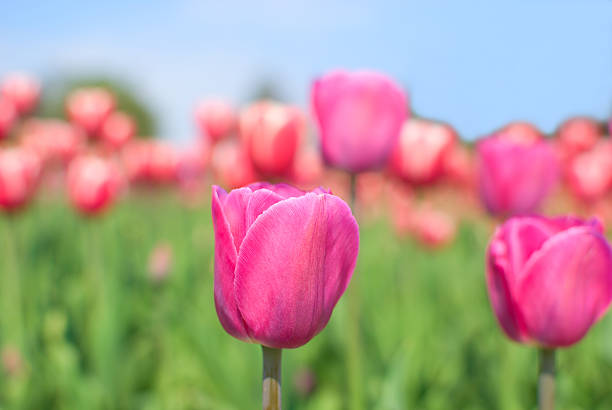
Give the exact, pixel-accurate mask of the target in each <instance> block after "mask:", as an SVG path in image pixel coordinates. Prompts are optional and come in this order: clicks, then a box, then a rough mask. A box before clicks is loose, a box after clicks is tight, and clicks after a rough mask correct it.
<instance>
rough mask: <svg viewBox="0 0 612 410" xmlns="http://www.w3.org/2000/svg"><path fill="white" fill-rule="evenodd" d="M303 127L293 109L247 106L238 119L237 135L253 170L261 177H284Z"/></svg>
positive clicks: (276, 105) (266, 103)
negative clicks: (238, 133)
mask: <svg viewBox="0 0 612 410" xmlns="http://www.w3.org/2000/svg"><path fill="white" fill-rule="evenodd" d="M304 126H305V124H304V117H303V115H302V113H301V112H300V111H299V110H298V109H297V108H294V107H289V106H286V105H283V104H279V103H275V102H271V101H262V102H258V103H255V104H253V105H251V106H250V107H248V108H247V109H246V110H245V111H244V112H243V113H242V114H241V116H240V135H241V138H242V141H243V144H244V146H245V148H246V151H247V153H248V154H249V156H250V158H251V162H252V163H253V166H254V167H255V169H257V171H259V173H260V174H262V175H265V176H287V175H288V174H289V173H290V171H291V168H292V166H293V162H294V159H295V156H296V152H297V149H298V147H299V145H300V141H301V138H302V133H303V131H304Z"/></svg>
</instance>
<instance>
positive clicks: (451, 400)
mask: <svg viewBox="0 0 612 410" xmlns="http://www.w3.org/2000/svg"><path fill="white" fill-rule="evenodd" d="M152 199H154V200H152ZM158 215H163V218H159V217H157V216H158ZM8 222H10V223H11V224H12V225H14V226H12V227H11V228H12V229H14V230H15V236H14V238H15V240H11V241H10V242H4V243H5V244H6V245H5V246H3V249H2V266H3V283H4V282H5V280H6V275H7V271H6V269H7V268H8V267H10V268H11V269H18V270H19V272H20V275H21V277H22V279H23V280H22V283H21V288H22V294H23V295H24V300H23V306H24V310H23V314H24V320H25V323H27V324H28V325H27V326H26V328H25V329H24V340H25V346H27V351H26V353H24V354H19V353H16V352H14V351H11V350H6V349H5V350H4V351H3V355H2V363H3V366H4V371H3V373H2V379H1V385H2V390H1V396H0V398H1V400H2V403H3V408H27V409H42V408H45V409H98V408H99V409H103V408H116V409H246V408H254V407H256V406H255V405H254V404H253V403H256V402H257V401H259V400H260V395H261V392H260V386H259V385H258V383H257V379H258V375H259V373H260V366H261V363H260V362H261V358H260V352H259V349H258V347H257V346H255V345H251V344H246V343H242V342H240V341H238V340H235V339H233V338H231V337H228V336H227V334H226V333H225V332H224V331H223V329H222V328H221V326H220V324H219V322H218V319H217V317H216V314H215V309H214V303H213V298H212V294H213V280H212V276H213V241H212V224H211V220H210V209H209V206H207V205H206V206H202V207H198V208H189V207H185V206H184V205H183V204H182V203H181V202H180V201H179V200H178V199H177V198H176V197H175V196H174V195H171V194H170V195H162V196H161V197H156V198H150V197H147V196H143V197H135V198H132V199H130V200H129V201H125V202H124V203H122V204H120V205H118V206H117V207H116V208H115V209H114V211H113V213H112V214H109V215H107V216H106V217H105V218H104V219H100V220H83V219H82V218H81V217H79V216H78V215H77V214H74V213H73V212H72V211H71V209H70V208H69V207H68V206H67V204H66V203H65V202H64V201H61V200H54V201H53V200H45V201H43V200H40V201H37V202H36V203H35V204H33V206H32V207H31V209H29V211H28V212H27V213H26V214H24V215H23V216H22V217H20V218H17V219H16V220H14V221H7V220H3V223H2V229H3V231H5V230H6V228H7V223H8ZM5 232H6V231H5ZM489 234H490V227H489V225H488V224H486V223H475V222H466V223H464V224H462V225H461V226H460V228H459V231H458V237H457V240H456V241H455V242H454V243H453V244H452V245H451V246H449V247H447V248H445V249H443V250H440V251H431V250H428V249H427V248H424V247H423V246H422V245H420V244H419V243H417V242H415V241H413V240H409V239H406V240H401V241H395V240H393V239H392V238H393V237H394V233H393V231H392V229H391V228H390V226H389V225H388V223H387V222H386V221H384V220H373V221H371V222H368V223H365V224H362V225H361V251H360V255H359V262H358V267H357V273H356V274H355V276H354V281H352V282H351V285H350V286H351V289H350V290H351V291H356V292H357V293H358V294H359V295H360V296H361V300H362V304H361V306H360V308H359V312H360V316H359V336H360V338H361V340H362V355H361V356H360V360H361V363H360V365H361V366H362V369H363V370H362V372H361V374H360V378H361V380H362V383H361V389H360V393H361V397H360V400H361V403H362V408H366V409H408V408H427V409H449V408H461V409H525V408H533V407H534V406H533V397H534V395H535V382H534V380H535V374H536V372H537V359H536V354H535V351H533V350H532V349H529V348H526V347H522V346H520V345H517V344H512V343H509V342H507V341H506V340H505V339H504V337H503V335H502V334H501V332H500V331H499V329H498V325H497V323H496V321H495V318H494V317H493V315H492V314H491V312H490V307H489V301H488V299H487V294H486V287H485V283H484V265H483V263H482V258H483V257H484V248H485V246H486V242H487V240H488V237H489ZM94 236H95V237H94ZM161 241H163V242H166V243H167V244H168V245H169V246H170V248H171V249H172V263H171V267H170V268H169V270H168V272H167V276H164V277H163V278H158V279H156V278H154V277H152V276H151V274H150V272H149V270H148V261H149V255H150V253H151V252H152V250H153V249H155V247H156V246H158V244H159V243H160V242H161ZM13 251H16V252H17V254H18V255H19V263H17V264H16V265H10V266H7V263H8V262H9V261H11V263H15V259H11V258H12V257H13V256H12V255H11V252H13ZM194 255H197V256H196V257H194ZM94 275H97V279H98V280H102V278H104V280H105V282H106V284H105V287H106V288H105V294H104V296H102V295H100V294H99V293H98V292H96V291H95V289H92V281H93V280H95V278H96V276H94ZM92 276H93V277H92ZM5 290H6V288H5V287H3V295H2V298H3V301H4V302H5V301H6V298H7V297H9V298H10V297H11V295H6V294H5V293H4V292H5ZM92 293H93V295H96V296H95V297H94V296H93V295H92ZM97 298H102V300H100V299H97ZM346 302H347V300H345V299H342V300H341V301H340V303H339V305H338V307H337V308H336V311H335V312H334V315H333V317H332V320H331V322H330V323H329V325H328V326H327V328H326V329H325V330H324V331H323V332H322V333H321V334H320V335H318V336H317V337H315V338H314V339H313V340H312V341H311V342H310V343H308V344H307V345H305V346H304V347H302V348H299V349H294V350H287V351H285V357H284V359H285V363H284V375H283V376H284V382H285V384H284V387H283V389H284V390H283V393H284V400H285V406H286V407H285V408H288V409H340V408H347V394H348V383H349V381H350V378H351V375H350V374H348V373H347V363H346V359H347V343H348V341H347V338H346V332H347V329H346V321H347V316H348V315H350V311H349V309H348V307H349V306H347V304H346ZM98 303H99V305H98V307H97V308H96V307H94V306H96V305H97V304H98ZM3 306H5V305H3ZM3 311H4V312H6V311H7V308H6V307H5V308H4V309H3ZM3 319H6V317H5V315H3ZM611 338H612V318H611V317H610V316H607V317H605V318H604V319H603V320H602V321H601V322H600V323H599V324H597V325H596V326H595V327H594V328H593V329H592V331H591V332H590V333H589V335H588V336H587V337H586V338H585V339H584V340H583V341H582V342H581V343H580V344H578V345H577V346H575V347H573V348H571V349H567V350H565V351H563V352H562V354H560V356H559V365H558V367H559V380H558V396H559V398H558V401H560V402H561V403H563V404H562V405H561V406H560V408H564V409H607V408H609V403H610V402H609V394H610V383H609V381H610V380H611V379H612V344H611V343H610V340H611Z"/></svg>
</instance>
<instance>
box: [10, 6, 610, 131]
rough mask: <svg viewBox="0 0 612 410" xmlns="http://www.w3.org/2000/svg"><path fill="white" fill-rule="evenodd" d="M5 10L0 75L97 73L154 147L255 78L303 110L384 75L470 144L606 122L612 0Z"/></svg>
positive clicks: (248, 90) (240, 93) (236, 97)
mask: <svg viewBox="0 0 612 410" xmlns="http://www.w3.org/2000/svg"><path fill="white" fill-rule="evenodd" d="M382 3H383V2H381V1H360V0H340V1H325V0H299V1H284V0H270V1H266V0H261V1H232V0H222V1H218V0H216V1H196V0H183V1H180V0H176V1H144V0H140V1H118V0H108V1H105V2H77V1H61V0H60V1H53V2H35V1H20V2H3V3H2V4H1V5H0V13H1V15H2V17H1V19H2V24H1V25H0V55H1V56H2V57H1V58H0V75H2V74H3V73H5V72H8V71H14V70H27V71H31V72H33V73H35V74H37V75H40V76H41V77H42V78H43V80H44V78H51V77H52V76H57V75H60V74H106V75H110V76H116V77H119V78H122V79H124V80H125V82H127V83H128V84H129V85H131V86H132V87H133V88H134V89H135V90H136V91H137V92H138V93H139V94H140V95H141V96H142V97H143V98H145V99H146V100H147V102H148V103H149V105H150V106H151V107H152V108H153V110H154V112H155V113H156V114H157V116H158V117H159V122H160V123H161V131H162V136H164V137H168V138H173V139H178V140H186V139H188V138H190V137H191V136H193V134H194V133H195V128H194V125H193V122H192V116H191V113H192V108H193V105H194V103H195V101H197V100H198V99H199V98H202V97H206V96H226V97H228V98H229V99H230V100H232V101H234V102H236V103H241V102H243V101H244V100H245V99H247V98H248V97H249V96H250V95H252V93H253V92H254V89H255V87H256V85H257V84H258V83H259V82H261V81H262V80H272V81H274V82H275V83H276V84H277V86H278V89H279V91H280V93H281V94H282V95H283V96H284V97H285V99H287V100H289V101H293V102H295V103H297V104H300V105H302V106H304V107H307V105H308V95H309V87H310V83H311V81H312V79H313V78H315V77H316V76H317V75H319V74H320V73H322V72H324V71H326V70H329V69H332V68H338V67H344V68H349V69H358V68H370V69H376V70H380V71H383V72H386V73H388V74H390V75H391V76H393V77H394V78H396V79H397V81H398V82H399V83H400V84H402V85H404V86H405V88H406V89H407V90H408V91H409V94H410V100H411V105H412V108H413V109H414V110H415V111H416V112H417V113H419V114H420V115H423V116H426V117H431V118H436V119H441V120H445V121H448V122H449V123H451V124H453V125H454V126H455V127H456V128H457V129H458V131H459V132H460V133H461V134H462V136H463V137H464V138H467V139H473V138H475V137H477V136H480V135H483V134H485V133H487V132H490V131H491V130H493V129H495V128H497V127H499V126H501V125H503V124H504V123H506V122H509V121H511V120H517V119H522V120H529V121H532V122H534V123H536V124H537V125H538V126H540V127H541V128H542V129H543V130H544V131H547V132H550V131H552V130H554V129H555V127H556V126H557V125H558V123H559V122H560V121H562V120H563V119H564V118H565V117H567V116H569V115H572V114H587V115H591V116H595V117H598V118H602V119H603V118H605V117H607V116H608V115H609V114H610V112H612V0H582V1H579V0H575V1H564V0H531V1H528V0H522V1H521V0H514V1H491V0H489V1H469V0H464V1H455V0H447V1H408V0H403V1H402V0H397V1H387V2H384V4H382Z"/></svg>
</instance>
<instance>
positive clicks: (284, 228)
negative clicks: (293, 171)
mask: <svg viewBox="0 0 612 410" xmlns="http://www.w3.org/2000/svg"><path fill="white" fill-rule="evenodd" d="M212 215H213V223H214V230H215V305H216V308H217V315H218V316H219V320H220V321H221V324H222V325H223V328H224V329H225V330H226V331H227V332H228V333H229V334H231V335H232V336H234V337H236V338H238V339H241V340H244V341H248V342H253V343H259V344H262V345H264V346H268V347H272V348H294V347H298V346H301V345H303V344H305V343H306V342H308V341H309V340H310V339H312V338H313V337H314V336H315V335H316V334H317V333H319V332H320V331H321V330H323V328H324V327H325V325H326V324H327V322H328V321H329V318H330V316H331V313H332V310H333V308H334V306H335V305H336V303H337V302H338V300H339V299H340V296H342V294H343V293H344V290H345V289H346V287H347V285H348V283H349V281H350V279H351V276H352V274H353V270H354V268H355V263H356V259H357V251H358V246H359V232H358V227H357V222H356V221H355V218H354V217H353V215H352V214H351V210H350V208H349V207H348V205H347V204H346V203H345V202H343V201H342V200H341V199H340V198H338V197H336V196H334V195H331V194H330V193H328V191H325V190H322V189H320V188H318V189H315V190H314V191H312V192H308V193H305V192H302V191H300V190H298V189H296V188H293V187H291V186H289V185H284V184H280V185H269V184H265V183H259V184H254V185H251V186H249V187H246V188H241V189H237V190H234V191H231V192H230V193H229V194H228V193H226V192H225V191H224V190H223V189H221V188H219V187H217V186H214V187H213V198H212Z"/></svg>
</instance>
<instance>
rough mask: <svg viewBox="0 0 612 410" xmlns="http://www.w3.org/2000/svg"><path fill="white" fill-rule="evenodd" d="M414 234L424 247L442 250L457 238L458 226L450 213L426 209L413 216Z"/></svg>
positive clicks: (416, 212) (417, 211)
mask: <svg viewBox="0 0 612 410" xmlns="http://www.w3.org/2000/svg"><path fill="white" fill-rule="evenodd" d="M412 232H413V233H414V235H415V236H416V238H417V239H418V240H419V241H421V243H423V244H424V245H426V246H428V247H430V248H440V247H442V246H445V245H447V244H449V243H450V242H452V240H453V239H454V238H455V234H456V232H457V224H456V223H455V220H454V219H453V218H452V217H451V216H450V215H449V214H448V213H446V212H443V211H437V210H435V209H431V208H426V207H424V208H421V209H418V210H416V211H415V212H414V213H413V214H412Z"/></svg>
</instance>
